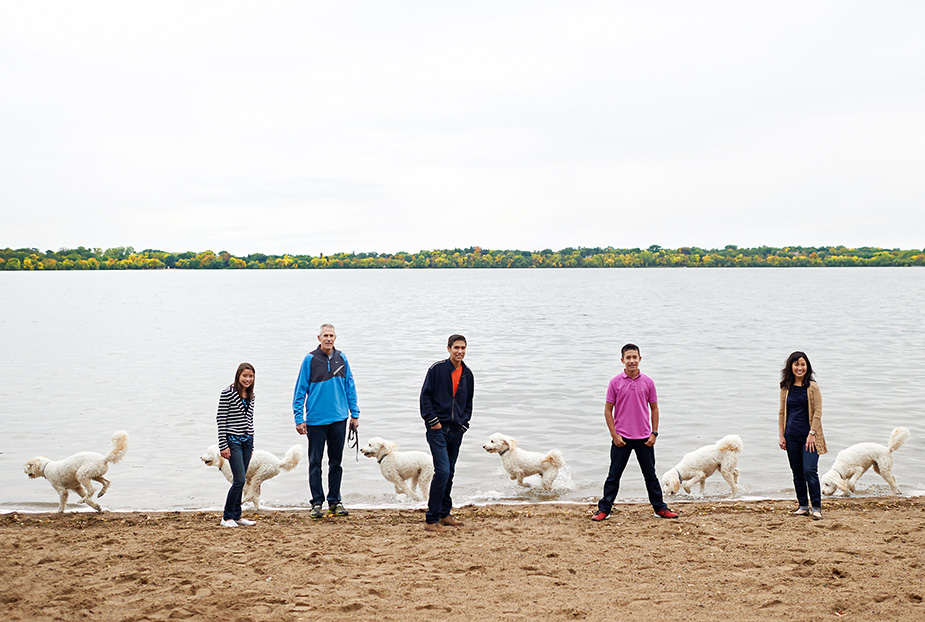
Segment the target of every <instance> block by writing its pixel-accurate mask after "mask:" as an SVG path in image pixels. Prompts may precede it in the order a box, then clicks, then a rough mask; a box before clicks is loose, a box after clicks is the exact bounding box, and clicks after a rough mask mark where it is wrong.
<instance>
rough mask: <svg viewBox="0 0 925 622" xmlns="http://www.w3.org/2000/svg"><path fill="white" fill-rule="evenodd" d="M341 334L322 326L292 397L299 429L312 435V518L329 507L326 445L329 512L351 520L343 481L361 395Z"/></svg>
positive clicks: (310, 469)
mask: <svg viewBox="0 0 925 622" xmlns="http://www.w3.org/2000/svg"><path fill="white" fill-rule="evenodd" d="M335 339H337V335H336V334H335V333H334V327H333V326H332V325H330V324H322V325H321V331H320V332H319V333H318V342H319V344H320V345H319V346H318V347H317V348H316V349H315V350H313V351H312V352H309V353H308V354H307V355H306V356H305V359H304V360H303V361H302V367H301V369H299V379H298V380H297V381H296V384H295V392H294V394H293V396H292V412H293V415H294V416H295V429H296V431H297V432H298V433H299V434H305V435H307V436H308V486H309V488H311V491H312V509H311V512H310V513H309V516H311V517H312V518H321V517H322V516H323V513H322V511H321V504H322V503H324V500H325V496H324V486H323V485H322V483H321V459H322V458H323V457H324V447H325V445H327V448H328V496H327V501H328V512H329V513H330V514H333V515H335V516H347V514H348V512H347V510H346V509H345V508H344V505H343V504H342V503H341V500H340V482H341V479H342V477H343V475H344V469H343V468H342V467H341V465H340V463H341V459H342V458H343V455H344V440H345V438H346V435H347V419H348V417H349V419H350V429H352V430H355V429H356V428H357V427H359V425H360V420H359V419H360V409H359V408H357V392H356V386H355V385H354V382H353V374H352V373H351V372H350V364H349V363H347V357H346V356H344V353H343V352H341V351H340V350H335V349H334V340H335Z"/></svg>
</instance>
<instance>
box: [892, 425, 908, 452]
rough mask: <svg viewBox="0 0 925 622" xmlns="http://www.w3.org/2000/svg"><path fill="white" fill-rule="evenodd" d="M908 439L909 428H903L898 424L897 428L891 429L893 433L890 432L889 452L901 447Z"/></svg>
mask: <svg viewBox="0 0 925 622" xmlns="http://www.w3.org/2000/svg"><path fill="white" fill-rule="evenodd" d="M908 440H909V428H904V427H903V426H899V427H898V428H896V429H895V430H893V433H892V434H890V444H889V448H890V453H893V452H894V451H896V450H897V449H899V448H900V447H902V446H903V445H904V444H905V443H906V441H908Z"/></svg>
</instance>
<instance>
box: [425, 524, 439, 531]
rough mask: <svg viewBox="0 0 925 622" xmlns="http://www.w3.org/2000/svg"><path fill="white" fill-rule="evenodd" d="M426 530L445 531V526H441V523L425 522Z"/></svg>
mask: <svg viewBox="0 0 925 622" xmlns="http://www.w3.org/2000/svg"><path fill="white" fill-rule="evenodd" d="M424 531H430V532H431V533H438V532H441V531H443V527H441V526H440V523H424Z"/></svg>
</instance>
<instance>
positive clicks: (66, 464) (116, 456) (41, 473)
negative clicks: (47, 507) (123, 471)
mask: <svg viewBox="0 0 925 622" xmlns="http://www.w3.org/2000/svg"><path fill="white" fill-rule="evenodd" d="M126 451H128V434H127V433H126V432H125V431H124V430H119V431H118V432H116V433H114V434H113V435H112V451H110V452H109V453H108V454H106V455H105V456H104V455H102V454H98V453H96V452H95V451H82V452H80V453H76V454H74V455H73V456H69V457H67V458H65V459H64V460H49V459H48V458H45V457H43V456H39V457H36V458H32V459H31V460H29V461H28V462H27V463H26V467H25V469H24V470H25V472H26V475H28V476H29V477H31V478H32V479H35V478H36V477H44V478H45V479H47V480H48V482H49V483H50V484H51V485H52V486H53V487H54V489H55V490H57V491H58V499H59V501H60V504H59V505H58V512H64V506H65V504H67V495H68V491H69V490H73V491H74V492H76V493H77V494H78V495H80V497H81V499H80V500H81V501H82V502H84V503H86V504H87V505H89V506H90V507H91V508H93V509H94V510H96V511H97V512H102V511H103V508H101V507H100V506H99V504H98V503H97V502H96V501H94V500H93V493H94V490H93V486H92V485H91V484H90V481H91V480H93V481H95V482H99V483H100V484H102V485H103V487H102V488H100V493H99V494H98V495H97V498H99V497H102V496H103V495H105V494H106V491H107V490H109V484H110V482H109V480H108V479H106V478H105V477H103V476H104V475H105V474H106V471H108V470H109V465H110V464H115V463H116V462H118V461H119V460H121V459H122V458H123V456H125V452H126Z"/></svg>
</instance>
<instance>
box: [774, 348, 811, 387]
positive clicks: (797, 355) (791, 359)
mask: <svg viewBox="0 0 925 622" xmlns="http://www.w3.org/2000/svg"><path fill="white" fill-rule="evenodd" d="M800 359H803V360H804V361H806V375H805V376H803V386H805V387H809V383H810V382H813V381H815V380H816V379H815V378H814V377H813V365H812V363H810V362H809V357H808V356H806V352H800V351H799V350H797V351H796V352H794V353H793V354H791V355H790V356H788V357H787V362H786V363H785V364H784V368H783V369H782V370H781V372H780V388H781V389H789V388H790V387H792V386H793V381H794V380H796V376H794V375H793V364H794V363H796V362H797V361H799V360H800Z"/></svg>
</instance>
